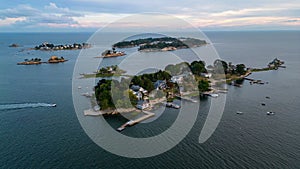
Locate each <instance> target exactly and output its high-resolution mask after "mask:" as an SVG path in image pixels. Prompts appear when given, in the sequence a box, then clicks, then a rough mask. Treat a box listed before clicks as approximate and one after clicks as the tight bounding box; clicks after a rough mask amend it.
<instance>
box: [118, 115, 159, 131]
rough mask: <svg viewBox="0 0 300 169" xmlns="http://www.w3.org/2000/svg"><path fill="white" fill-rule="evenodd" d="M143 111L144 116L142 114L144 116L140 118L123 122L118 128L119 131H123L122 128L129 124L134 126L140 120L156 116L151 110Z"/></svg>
mask: <svg viewBox="0 0 300 169" xmlns="http://www.w3.org/2000/svg"><path fill="white" fill-rule="evenodd" d="M143 113H144V116H142V117H140V118H137V119H135V120H129V121H128V122H126V123H125V124H123V125H122V126H120V127H119V128H117V130H118V131H122V130H124V129H125V128H126V127H127V126H133V125H135V124H137V123H140V122H142V121H144V120H147V119H149V118H150V117H153V116H155V114H154V113H152V112H149V111H143Z"/></svg>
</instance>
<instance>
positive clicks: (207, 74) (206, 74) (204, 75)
mask: <svg viewBox="0 0 300 169" xmlns="http://www.w3.org/2000/svg"><path fill="white" fill-rule="evenodd" d="M200 75H201V76H202V77H206V78H211V76H212V74H211V73H201V74H200Z"/></svg>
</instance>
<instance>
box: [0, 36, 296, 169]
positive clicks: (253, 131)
mask: <svg viewBox="0 0 300 169" xmlns="http://www.w3.org/2000/svg"><path fill="white" fill-rule="evenodd" d="M90 35H91V34H90V33H67V34H65V33H42V34H40V33H27V34H22V33H17V34H8V33H7V34H3V33H1V34H0V79H1V80H0V107H1V106H2V107H3V105H7V104H20V103H22V104H24V103H56V104H57V107H39V106H37V107H26V108H19V109H5V110H1V109H0V140H1V143H0V168H129V167H131V168H299V165H300V162H299V161H298V159H300V123H299V121H300V114H299V111H298V110H299V108H300V107H299V105H300V104H299V102H300V101H299V100H300V89H299V82H300V78H299V74H300V69H299V67H300V48H299V44H300V32H298V31H272V32H266V31H264V32H207V36H208V37H209V38H210V39H211V41H212V42H213V43H214V44H215V47H216V48H217V50H218V52H219V54H220V56H221V58H222V59H224V60H226V61H232V62H233V63H245V64H246V65H248V66H251V67H262V66H265V65H266V63H268V62H269V61H270V60H272V59H273V58H274V57H278V58H279V59H282V60H284V61H285V62H286V66H287V68H286V69H279V70H278V71H271V72H261V73H256V74H253V75H252V77H253V78H258V79H263V80H265V81H268V82H269V84H267V85H250V84H248V82H245V83H244V85H243V87H242V88H235V87H229V93H228V94H227V101H226V107H225V111H224V114H223V117H222V120H221V123H220V124H219V126H218V128H217V130H216V132H215V133H214V134H213V136H212V137H211V138H210V139H209V140H208V141H207V142H205V143H204V144H199V143H198V137H199V134H200V130H201V128H202V126H203V122H204V120H205V118H206V114H207V113H206V112H207V110H208V108H209V99H208V100H206V101H205V100H204V101H202V102H201V108H200V111H199V115H198V119H197V122H196V124H195V126H194V127H193V129H192V130H191V131H190V133H189V134H188V136H187V137H186V138H185V139H184V140H183V141H182V142H181V143H180V144H178V145H177V146H175V147H174V148H173V149H172V150H170V151H168V152H166V153H164V154H161V155H159V156H155V157H151V158H145V159H129V158H124V157H119V156H117V155H113V154H111V153H109V152H106V151H104V150H103V149H101V148H100V147H98V146H97V145H96V144H94V143H93V142H92V141H91V140H90V139H89V137H88V136H87V135H86V134H85V133H84V131H83V130H82V128H81V126H80V124H79V122H78V120H77V117H76V113H75V112H74V107H73V103H72V90H71V85H72V73H73V68H74V64H75V62H76V58H77V56H78V54H79V51H56V52H44V51H22V49H25V48H28V47H33V46H35V45H36V44H40V43H42V42H45V41H48V42H51V43H59V44H60V43H61V44H65V43H74V42H85V41H86V40H87V39H88V38H89V36H90ZM12 43H18V44H20V45H22V46H23V47H20V48H9V47H8V45H10V44H12ZM51 55H58V56H63V57H64V58H66V59H68V60H69V61H68V62H65V63H62V64H54V65H52V64H44V65H32V66H20V65H16V63H17V62H21V61H23V60H24V59H25V58H27V59H30V58H35V57H39V58H42V59H43V60H47V59H48V58H49V57H50V56H51ZM266 96H269V97H270V98H271V99H266V98H265V97H266ZM261 102H264V103H266V106H265V107H263V106H261V105H260V103H261ZM173 111H175V110H169V111H166V112H165V113H164V114H163V115H162V116H161V117H160V118H158V119H157V120H155V121H154V122H152V123H147V124H138V125H136V126H134V127H131V128H130V129H128V130H125V131H124V134H127V135H131V134H132V133H135V134H136V133H141V134H140V135H142V136H144V135H145V134H147V133H157V132H159V131H163V130H164V129H165V126H168V125H169V124H171V123H172V122H173V121H174V118H176V112H173ZM236 111H242V112H244V114H243V115H237V114H236ZM267 111H275V112H276V115H275V116H267V115H266V112H267ZM107 120H109V121H110V123H112V125H114V123H115V125H116V126H117V125H118V124H119V123H120V121H118V120H115V119H114V118H108V119H107ZM160 126H161V127H160Z"/></svg>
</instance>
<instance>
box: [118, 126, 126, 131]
mask: <svg viewBox="0 0 300 169" xmlns="http://www.w3.org/2000/svg"><path fill="white" fill-rule="evenodd" d="M124 129H125V127H119V128H118V129H117V130H118V131H122V130H124Z"/></svg>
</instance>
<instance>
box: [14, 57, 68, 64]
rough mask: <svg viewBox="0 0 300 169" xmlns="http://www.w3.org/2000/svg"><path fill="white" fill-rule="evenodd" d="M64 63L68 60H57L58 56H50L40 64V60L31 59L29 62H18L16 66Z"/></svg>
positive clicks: (62, 58)
mask: <svg viewBox="0 0 300 169" xmlns="http://www.w3.org/2000/svg"><path fill="white" fill-rule="evenodd" d="M66 61H68V60H66V59H65V58H64V57H60V58H59V57H58V56H51V57H50V58H49V60H48V61H47V62H42V59H40V58H32V59H30V60H28V59H25V60H24V62H19V63H17V65H39V64H42V63H62V62H66Z"/></svg>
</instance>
